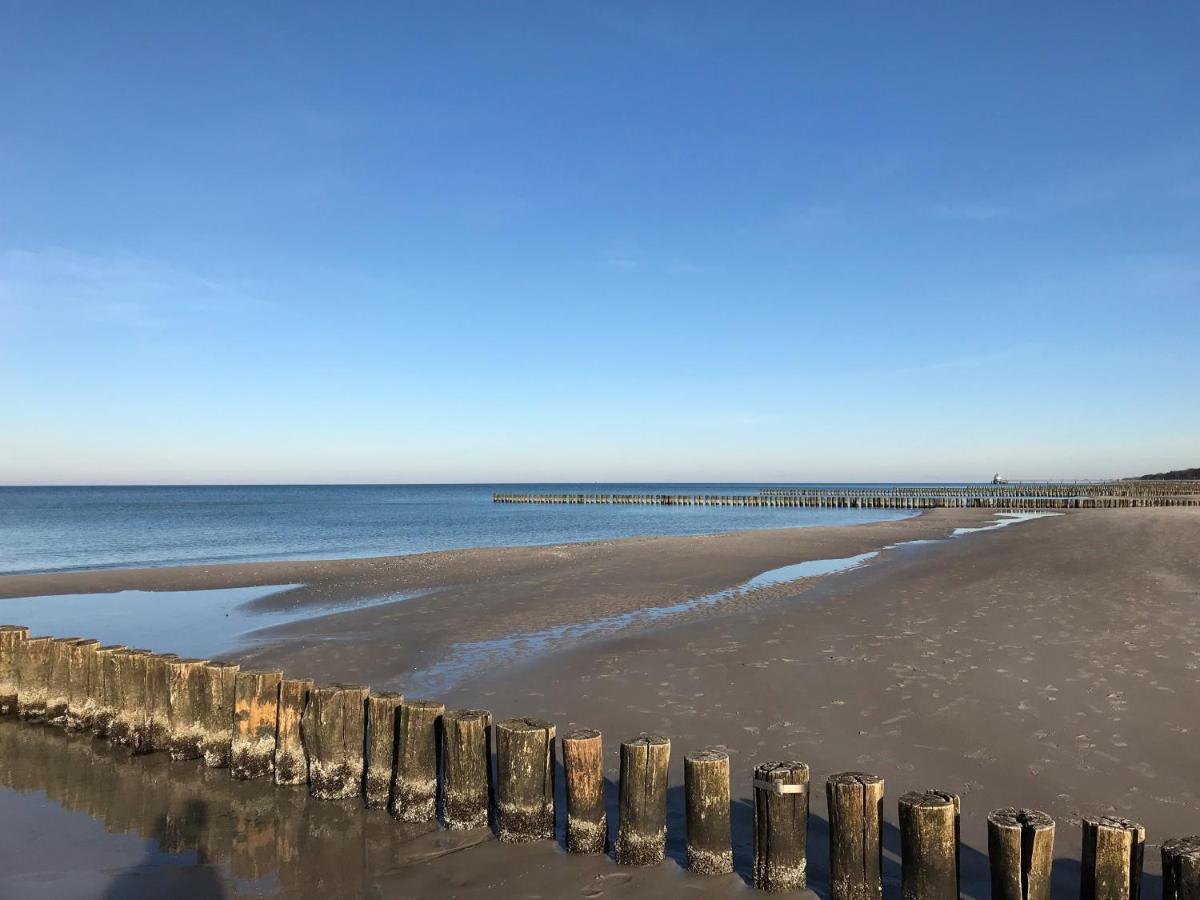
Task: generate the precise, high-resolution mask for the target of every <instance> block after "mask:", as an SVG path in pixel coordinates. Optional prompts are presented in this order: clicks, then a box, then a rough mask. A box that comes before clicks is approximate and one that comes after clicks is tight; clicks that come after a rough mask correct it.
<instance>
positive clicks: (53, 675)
mask: <svg viewBox="0 0 1200 900" xmlns="http://www.w3.org/2000/svg"><path fill="white" fill-rule="evenodd" d="M79 640H83V639H82V638H78V637H59V638H52V639H51V641H50V666H49V674H48V676H47V679H46V717H45V718H46V724H48V725H66V723H67V702H68V699H69V697H70V694H71V680H70V679H71V645H72V644H73V643H75V642H76V641H79Z"/></svg>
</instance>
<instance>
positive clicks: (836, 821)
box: [825, 772, 884, 900]
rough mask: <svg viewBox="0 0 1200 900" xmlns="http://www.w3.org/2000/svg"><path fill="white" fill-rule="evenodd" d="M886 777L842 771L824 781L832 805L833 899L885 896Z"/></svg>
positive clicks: (869, 899)
mask: <svg viewBox="0 0 1200 900" xmlns="http://www.w3.org/2000/svg"><path fill="white" fill-rule="evenodd" d="M883 787H884V785H883V779H882V778H880V777H879V776H878V775H867V774H865V773H863V772H842V773H840V774H837V775H831V776H830V777H829V780H828V781H826V782H825V794H826V798H827V800H828V806H829V893H830V897H831V900H879V898H880V897H881V896H883V877H882V872H883V844H882V843H881V841H880V839H879V836H880V832H881V831H882V829H883Z"/></svg>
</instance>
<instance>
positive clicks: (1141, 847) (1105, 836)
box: [1080, 816, 1146, 900]
mask: <svg viewBox="0 0 1200 900" xmlns="http://www.w3.org/2000/svg"><path fill="white" fill-rule="evenodd" d="M1145 849H1146V828H1145V826H1144V825H1142V824H1141V823H1139V822H1134V821H1132V820H1130V819H1124V818H1121V817H1120V816H1085V817H1084V819H1083V854H1082V855H1083V873H1082V881H1081V885H1080V896H1081V897H1082V898H1085V900H1138V898H1139V897H1140V896H1141V891H1142V859H1143V856H1144V854H1145Z"/></svg>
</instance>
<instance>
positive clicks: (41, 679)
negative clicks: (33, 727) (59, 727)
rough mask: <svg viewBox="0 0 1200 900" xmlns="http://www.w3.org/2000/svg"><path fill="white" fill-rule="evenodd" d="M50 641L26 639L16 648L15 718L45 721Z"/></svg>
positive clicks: (48, 638) (45, 639)
mask: <svg viewBox="0 0 1200 900" xmlns="http://www.w3.org/2000/svg"><path fill="white" fill-rule="evenodd" d="M52 640H54V638H52V637H50V636H48V635H38V636H37V637H27V638H25V640H24V641H22V642H21V644H20V645H18V647H17V715H19V716H20V717H21V718H22V719H33V720H35V721H36V720H40V719H44V718H45V717H46V689H47V682H48V681H49V678H50V642H51V641H52Z"/></svg>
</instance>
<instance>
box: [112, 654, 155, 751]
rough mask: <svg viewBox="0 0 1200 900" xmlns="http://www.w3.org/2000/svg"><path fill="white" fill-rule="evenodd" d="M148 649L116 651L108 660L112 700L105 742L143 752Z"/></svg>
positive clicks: (146, 719)
mask: <svg viewBox="0 0 1200 900" xmlns="http://www.w3.org/2000/svg"><path fill="white" fill-rule="evenodd" d="M149 657H150V651H149V650H141V649H132V650H118V651H116V652H114V653H113V654H112V655H111V656H110V657H109V659H110V661H111V663H112V668H113V675H114V680H113V682H114V688H115V697H116V699H115V701H114V703H113V719H112V723H111V724H110V726H109V730H108V739H109V740H110V741H111V742H112V743H114V744H122V745H124V746H127V747H132V748H133V750H134V751H140V750H143V749H144V747H143V744H144V743H145V739H146V723H147V722H148V721H149V714H148V712H147V707H146V669H147V667H146V661H147V659H149Z"/></svg>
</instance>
